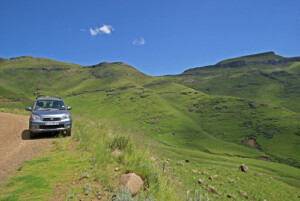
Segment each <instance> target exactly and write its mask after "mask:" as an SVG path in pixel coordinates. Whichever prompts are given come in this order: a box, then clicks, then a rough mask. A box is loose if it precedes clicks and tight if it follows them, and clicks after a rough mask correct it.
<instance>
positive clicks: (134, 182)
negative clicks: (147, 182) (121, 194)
mask: <svg viewBox="0 0 300 201" xmlns="http://www.w3.org/2000/svg"><path fill="white" fill-rule="evenodd" d="M143 185H144V182H143V180H142V179H141V177H140V176H138V175H136V174H135V173H129V174H123V175H122V176H121V179H120V181H119V189H120V188H121V186H123V188H129V190H130V191H131V195H132V196H135V195H136V194H137V192H138V191H139V190H140V189H141V188H142V186H143Z"/></svg>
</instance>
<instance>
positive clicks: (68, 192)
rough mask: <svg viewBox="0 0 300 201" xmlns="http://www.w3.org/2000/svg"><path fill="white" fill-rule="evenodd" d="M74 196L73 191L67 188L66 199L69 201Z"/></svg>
mask: <svg viewBox="0 0 300 201" xmlns="http://www.w3.org/2000/svg"><path fill="white" fill-rule="evenodd" d="M74 197H75V193H74V191H72V190H68V191H67V194H66V199H65V200H66V201H70V200H72V199H73V198H74Z"/></svg>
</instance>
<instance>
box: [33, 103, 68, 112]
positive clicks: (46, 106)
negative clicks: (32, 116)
mask: <svg viewBox="0 0 300 201" xmlns="http://www.w3.org/2000/svg"><path fill="white" fill-rule="evenodd" d="M33 110H35V111H41V110H66V106H65V104H64V102H63V101H61V100H38V101H36V102H35V104H34V106H33Z"/></svg>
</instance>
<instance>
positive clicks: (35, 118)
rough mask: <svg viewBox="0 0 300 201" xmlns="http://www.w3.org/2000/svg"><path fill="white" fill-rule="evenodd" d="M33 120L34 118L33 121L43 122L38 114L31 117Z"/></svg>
mask: <svg viewBox="0 0 300 201" xmlns="http://www.w3.org/2000/svg"><path fill="white" fill-rule="evenodd" d="M31 118H32V119H33V120H41V117H40V116H39V115H36V114H32V115H31Z"/></svg>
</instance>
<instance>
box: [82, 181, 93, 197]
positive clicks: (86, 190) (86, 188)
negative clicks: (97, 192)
mask: <svg viewBox="0 0 300 201" xmlns="http://www.w3.org/2000/svg"><path fill="white" fill-rule="evenodd" d="M83 189H84V194H86V195H88V194H90V192H91V191H92V187H91V184H90V182H87V183H86V184H84V187H83Z"/></svg>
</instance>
